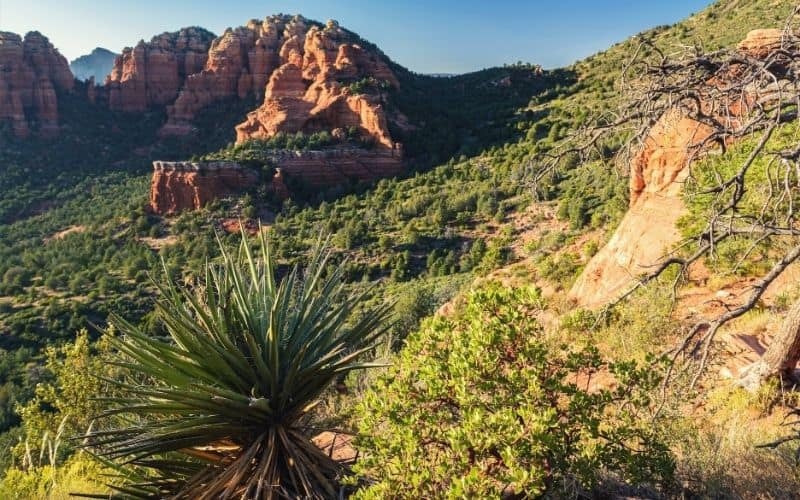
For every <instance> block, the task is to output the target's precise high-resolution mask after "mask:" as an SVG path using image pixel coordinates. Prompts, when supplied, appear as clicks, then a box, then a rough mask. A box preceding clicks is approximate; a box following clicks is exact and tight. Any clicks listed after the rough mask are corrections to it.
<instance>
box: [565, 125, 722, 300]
mask: <svg viewBox="0 0 800 500" xmlns="http://www.w3.org/2000/svg"><path fill="white" fill-rule="evenodd" d="M710 133H711V129H710V128H709V127H708V126H706V125H703V124H701V123H699V122H697V121H695V120H692V119H690V118H687V117H684V116H681V115H680V114H679V113H678V112H674V113H671V114H668V115H666V116H664V117H663V118H662V119H661V120H660V121H659V122H658V123H657V124H656V125H655V126H654V127H653V129H652V131H651V132H650V135H649V136H648V137H647V139H646V140H645V144H644V146H643V148H642V150H641V151H640V152H639V153H638V154H637V156H636V157H635V158H634V160H633V162H632V164H631V178H630V190H631V196H630V207H629V209H628V213H627V214H625V217H624V218H623V219H622V222H621V223H620V225H619V227H618V228H617V230H616V231H615V232H614V235H613V236H612V237H611V239H610V240H609V241H608V243H607V244H606V246H605V247H603V248H602V249H601V250H600V251H599V252H598V253H597V254H596V255H595V256H594V257H593V258H592V260H591V261H590V262H589V264H588V265H587V266H586V269H584V271H583V273H582V274H581V276H580V277H579V278H578V280H577V281H576V282H575V284H574V285H573V287H572V290H570V295H571V296H572V297H573V298H575V299H576V300H577V301H578V302H579V303H580V304H581V305H583V306H585V307H597V306H601V305H603V304H606V303H608V302H610V301H612V300H613V299H615V298H616V297H617V296H619V295H620V294H621V293H623V292H625V291H626V290H627V287H629V286H630V283H631V282H632V281H633V280H634V279H635V278H636V277H638V276H640V275H642V274H644V273H647V272H648V271H651V270H652V268H653V266H654V265H655V264H657V263H658V262H659V261H660V260H661V259H662V258H663V257H664V253H665V252H666V251H667V250H668V249H669V248H670V247H671V246H672V245H673V244H675V243H676V242H678V241H679V240H680V237H681V235H680V232H679V231H678V229H677V228H676V227H675V223H676V222H677V221H678V219H679V218H680V217H681V216H682V215H683V214H684V213H685V211H686V208H685V206H684V203H683V198H682V197H681V192H682V189H683V182H684V181H685V180H686V177H687V176H688V175H689V168H688V167H689V163H690V161H691V160H692V159H694V155H695V154H697V153H698V151H697V150H696V149H693V148H692V145H696V144H700V143H701V142H702V141H703V139H705V138H706V137H708V135H709V134H710Z"/></svg>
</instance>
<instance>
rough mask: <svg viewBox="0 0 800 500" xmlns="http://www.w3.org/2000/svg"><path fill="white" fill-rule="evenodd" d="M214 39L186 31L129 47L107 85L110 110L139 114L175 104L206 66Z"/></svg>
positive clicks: (199, 30) (198, 31)
mask: <svg viewBox="0 0 800 500" xmlns="http://www.w3.org/2000/svg"><path fill="white" fill-rule="evenodd" d="M213 39H214V35H213V34H212V33H210V32H209V31H206V30H204V29H202V28H184V29H182V30H180V31H178V32H175V33H163V34H161V35H158V36H156V37H153V39H152V40H150V42H148V43H145V42H144V41H140V42H139V43H138V44H137V45H136V47H126V48H125V49H124V50H123V51H122V54H121V55H120V56H119V57H117V58H116V60H115V61H114V66H113V68H112V70H111V73H109V75H108V77H107V78H106V81H105V87H106V91H107V93H108V105H109V107H110V108H111V109H112V110H115V111H126V112H138V111H145V110H147V109H148V108H150V107H152V106H159V105H161V106H163V105H167V104H170V103H172V102H173V101H174V100H175V98H176V97H177V96H178V92H179V91H180V89H181V88H182V87H183V85H184V82H185V81H186V78H187V77H188V76H189V75H192V74H195V73H198V72H200V71H201V70H202V69H203V67H204V66H205V63H206V60H207V58H208V51H209V47H210V46H211V42H212V40H213Z"/></svg>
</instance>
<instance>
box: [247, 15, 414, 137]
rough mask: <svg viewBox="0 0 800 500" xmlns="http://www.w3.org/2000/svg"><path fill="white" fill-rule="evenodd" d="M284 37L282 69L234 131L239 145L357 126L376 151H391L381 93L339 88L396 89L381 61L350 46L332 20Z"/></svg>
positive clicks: (348, 38) (287, 32) (297, 28)
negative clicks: (376, 85) (367, 82)
mask: <svg viewBox="0 0 800 500" xmlns="http://www.w3.org/2000/svg"><path fill="white" fill-rule="evenodd" d="M284 35H285V36H284V40H285V41H284V43H283V45H282V46H281V49H280V60H281V62H282V65H281V66H280V67H279V68H277V69H276V70H275V71H274V73H273V74H272V75H271V77H270V79H269V82H268V84H267V87H266V91H265V93H264V103H263V105H262V106H261V107H259V108H258V109H257V110H255V111H254V112H252V113H250V114H249V115H248V117H247V121H245V122H244V123H241V124H240V125H238V126H237V127H236V140H237V142H244V141H247V140H250V139H266V138H270V137H272V136H274V135H275V134H277V133H279V132H288V133H295V132H306V133H313V132H319V131H323V130H328V131H330V130H333V129H344V128H350V127H355V128H356V129H358V130H359V131H360V133H361V135H362V137H364V138H365V139H370V140H372V141H373V142H374V143H375V144H376V145H377V146H378V147H382V148H386V149H393V148H395V144H394V142H393V141H392V139H391V136H390V135H389V130H388V127H387V124H386V117H385V114H384V110H383V106H382V104H381V98H380V95H375V94H372V95H370V94H356V93H354V92H352V91H351V90H350V89H349V88H348V87H347V86H345V85H344V84H343V83H344V82H355V81H358V80H361V79H364V78H372V79H374V80H375V81H377V82H383V84H385V85H389V86H394V87H397V86H398V85H399V83H398V81H397V77H396V76H395V75H394V73H392V71H391V69H390V68H389V66H388V65H387V64H386V63H385V62H384V61H383V59H382V58H381V57H380V56H379V55H378V54H375V53H373V52H369V51H367V50H365V49H363V48H362V47H361V46H359V45H358V44H355V43H352V41H351V36H350V35H348V34H347V33H346V32H345V31H344V30H342V29H341V28H340V27H339V26H338V25H337V24H336V23H335V22H329V23H328V24H327V25H326V26H325V27H324V28H321V27H319V26H312V27H311V28H309V29H307V30H305V27H304V26H301V25H295V26H293V29H291V30H289V29H287V30H285V32H284ZM301 42H302V43H301Z"/></svg>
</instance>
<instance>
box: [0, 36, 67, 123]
mask: <svg viewBox="0 0 800 500" xmlns="http://www.w3.org/2000/svg"><path fill="white" fill-rule="evenodd" d="M74 84H75V80H74V78H73V77H72V73H71V72H70V70H69V64H68V63H67V60H66V59H65V58H64V56H62V55H61V54H60V53H59V52H58V50H57V49H56V48H55V47H53V45H52V44H51V43H50V41H49V40H48V39H47V37H45V36H43V35H42V34H41V33H38V32H36V31H33V32H30V33H28V34H27V35H25V38H24V39H22V38H21V37H20V36H19V35H16V34H14V33H6V32H0V121H8V122H10V123H11V127H12V129H13V131H14V134H15V135H16V136H17V137H26V136H27V135H28V134H29V133H30V131H31V129H32V128H36V129H38V131H39V132H40V133H41V134H42V135H45V136H47V135H53V134H55V133H57V131H58V95H57V91H63V92H69V91H71V90H72V89H73V87H74Z"/></svg>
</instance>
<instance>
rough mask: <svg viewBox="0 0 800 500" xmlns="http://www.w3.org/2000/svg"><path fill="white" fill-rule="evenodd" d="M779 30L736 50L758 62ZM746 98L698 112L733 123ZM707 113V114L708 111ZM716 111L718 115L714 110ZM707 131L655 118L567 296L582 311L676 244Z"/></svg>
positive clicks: (682, 120) (755, 35)
mask: <svg viewBox="0 0 800 500" xmlns="http://www.w3.org/2000/svg"><path fill="white" fill-rule="evenodd" d="M783 43H786V40H784V33H783V31H781V30H755V31H752V32H750V34H748V36H747V38H746V39H745V40H744V41H743V42H741V43H740V44H739V47H738V50H739V51H740V52H742V53H743V54H745V55H748V56H751V57H759V58H763V57H766V56H767V55H769V54H770V53H771V52H772V51H774V50H775V49H777V48H780V47H781V46H782V44H783ZM726 71H727V73H723V74H719V75H717V76H716V77H715V78H714V79H712V80H711V81H709V82H708V85H709V86H717V85H725V82H726V80H730V78H735V77H736V71H735V68H731V69H728V70H726ZM749 101H752V98H750V97H748V96H747V95H744V96H742V98H741V99H739V100H737V101H736V102H733V103H710V102H709V103H703V104H704V105H708V109H705V110H704V112H706V113H708V114H711V115H716V116H717V119H719V120H734V121H735V120H738V118H737V117H740V116H743V115H745V114H746V113H747V107H748V106H750V105H751V104H752V102H749ZM712 108H713V109H712ZM720 108H721V109H720ZM710 134H711V128H710V127H709V126H707V125H705V124H702V123H699V122H697V121H695V120H693V119H691V118H689V117H687V116H685V115H683V114H681V113H680V112H679V111H677V110H675V111H672V112H669V113H667V114H665V115H664V116H662V117H661V119H660V120H659V121H658V122H657V123H656V124H655V125H654V126H653V128H652V129H651V130H650V133H649V136H648V137H647V138H646V140H645V141H644V145H643V146H642V148H641V150H640V151H639V153H638V154H637V155H636V156H635V157H634V159H633V161H632V163H631V178H630V207H629V209H628V212H627V214H626V215H625V217H624V218H623V220H622V222H621V223H620V225H619V227H617V230H616V231H615V232H614V234H613V236H612V237H611V239H610V240H609V241H608V243H607V244H606V246H605V247H604V248H603V249H602V250H601V251H600V252H598V253H597V254H596V255H595V256H594V257H593V258H592V260H591V261H589V263H588V264H587V266H586V267H585V268H584V271H583V273H582V274H581V276H580V277H579V278H578V280H577V281H576V282H575V284H574V285H573V287H572V289H571V290H570V296H571V297H572V298H573V299H574V300H576V301H577V302H578V303H579V304H581V305H583V306H585V307H597V306H601V305H604V304H606V303H608V302H610V301H612V300H614V299H615V298H617V297H618V296H619V295H620V294H621V293H623V292H625V291H626V290H627V289H628V288H629V287H630V286H631V284H632V282H633V281H634V280H635V279H636V278H637V277H638V276H641V275H642V274H645V273H647V272H649V271H652V270H653V268H654V267H655V266H656V265H658V263H659V262H660V261H661V260H662V259H664V258H665V256H666V254H667V253H668V252H669V251H670V250H671V248H672V247H673V246H674V245H675V244H677V243H678V242H679V241H680V239H681V235H680V232H679V231H678V229H677V228H676V223H677V221H678V219H679V218H680V217H681V216H682V215H683V214H684V213H685V212H686V207H685V205H684V202H683V198H682V196H681V193H682V190H683V182H684V181H685V180H686V178H687V177H688V175H689V166H690V164H691V162H692V161H694V160H696V159H698V158H700V157H702V155H703V153H704V151H703V150H702V148H700V146H699V145H700V143H702V142H703V140H704V139H705V138H707V137H708V136H709V135H710Z"/></svg>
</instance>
